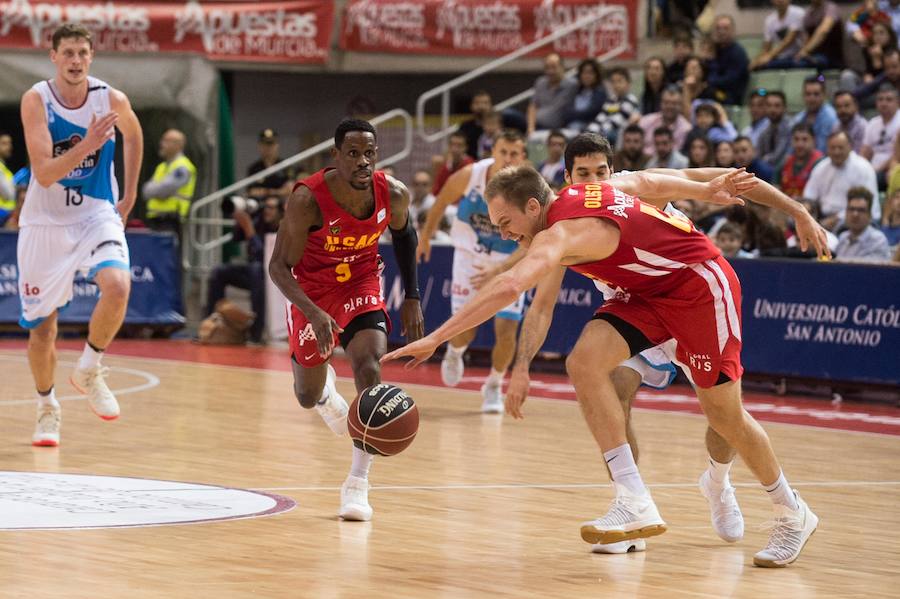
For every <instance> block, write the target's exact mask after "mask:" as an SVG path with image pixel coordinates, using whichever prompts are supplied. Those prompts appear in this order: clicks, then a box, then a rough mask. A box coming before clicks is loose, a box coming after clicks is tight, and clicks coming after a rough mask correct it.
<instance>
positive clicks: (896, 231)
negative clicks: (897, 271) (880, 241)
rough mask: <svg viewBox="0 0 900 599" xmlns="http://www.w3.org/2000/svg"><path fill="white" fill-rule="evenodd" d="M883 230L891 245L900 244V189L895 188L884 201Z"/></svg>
mask: <svg viewBox="0 0 900 599" xmlns="http://www.w3.org/2000/svg"><path fill="white" fill-rule="evenodd" d="M881 232H882V233H884V236H885V237H887V240H888V245H890V246H891V247H893V246H895V245H897V244H900V189H895V190H894V193H892V194H890V195H889V196H888V197H887V200H886V201H885V202H884V216H882V217H881Z"/></svg>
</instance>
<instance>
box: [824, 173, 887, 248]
mask: <svg viewBox="0 0 900 599" xmlns="http://www.w3.org/2000/svg"><path fill="white" fill-rule="evenodd" d="M873 197H874V196H873V195H872V192H871V191H869V190H868V189H866V188H865V187H852V188H850V189H849V190H848V191H847V207H846V212H847V220H846V222H847V230H846V231H844V232H843V233H841V234H840V235H838V245H837V249H836V250H835V254H836V255H835V260H839V261H841V262H890V261H891V250H890V246H889V245H888V240H887V237H885V236H884V233H882V232H881V231H879V230H878V229H876V228H875V227H873V226H872V202H873Z"/></svg>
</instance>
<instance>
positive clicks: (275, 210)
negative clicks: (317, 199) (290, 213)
mask: <svg viewBox="0 0 900 599" xmlns="http://www.w3.org/2000/svg"><path fill="white" fill-rule="evenodd" d="M282 216H284V209H283V205H282V200H281V198H280V197H279V196H277V195H271V196H269V197H267V198H265V199H264V200H263V203H262V206H261V207H260V209H259V210H258V211H257V212H256V214H254V215H253V216H251V215H250V214H248V213H247V212H244V211H243V210H235V211H234V215H233V218H234V229H233V235H234V237H233V240H234V241H246V242H247V263H246V264H221V265H219V266H217V267H215V268H214V269H213V271H212V274H211V275H210V277H209V286H208V288H207V294H206V315H207V316H209V315H210V314H212V313H213V310H214V309H215V306H216V303H217V302H218V301H219V300H220V299H222V298H224V297H225V289H226V287H229V286H231V287H237V288H239V289H247V290H249V291H250V304H251V307H252V310H253V312H255V313H256V320H254V321H253V325H252V326H251V327H250V342H251V343H262V340H263V332H264V331H265V325H266V268H265V266H264V264H263V262H264V259H265V252H264V248H265V237H266V234H268V233H275V232H277V231H278V225H279V223H280V222H281V217H282Z"/></svg>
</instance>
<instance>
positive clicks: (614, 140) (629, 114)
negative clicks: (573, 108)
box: [588, 67, 641, 146]
mask: <svg viewBox="0 0 900 599" xmlns="http://www.w3.org/2000/svg"><path fill="white" fill-rule="evenodd" d="M607 80H608V81H609V87H610V92H611V93H609V94H608V95H607V97H606V102H604V103H603V106H602V107H601V109H600V112H599V113H598V114H597V116H596V117H595V118H594V122H593V123H591V124H590V125H588V130H589V131H593V132H594V133H600V134H601V135H603V137H605V138H606V139H608V140H609V143H610V145H612V146H616V145H620V144H619V141H620V140H619V135H620V134H621V132H622V130H623V129H624V128H625V127H627V126H629V125H632V124H634V123H636V122H637V120H638V119H640V116H641V114H640V112H639V111H638V101H637V98H636V97H635V96H634V94H633V93H631V75H630V74H629V73H628V69H626V68H624V67H614V68H612V69H610V70H609V74H608V75H607Z"/></svg>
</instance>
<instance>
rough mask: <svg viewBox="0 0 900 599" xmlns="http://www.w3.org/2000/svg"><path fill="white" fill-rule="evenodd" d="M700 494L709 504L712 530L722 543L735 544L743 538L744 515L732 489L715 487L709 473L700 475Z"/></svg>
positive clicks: (728, 486) (729, 486) (705, 472)
mask: <svg viewBox="0 0 900 599" xmlns="http://www.w3.org/2000/svg"><path fill="white" fill-rule="evenodd" d="M700 492H701V493H703V496H704V497H706V501H707V502H708V503H709V511H710V513H711V519H712V525H713V530H715V531H716V534H717V535H719V537H720V538H721V539H722V540H723V541H727V542H728V543H736V542H737V541H740V540H741V539H743V538H744V515H743V514H742V513H741V508H740V507H739V506H738V502H737V498H736V497H735V496H734V487H732V486H731V485H730V484H729V485H726V486H724V487H720V486H718V485H716V484H715V483H714V482H713V480H712V477H711V476H710V475H709V471H708V470H707V471H704V472H703V474H701V475H700Z"/></svg>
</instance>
